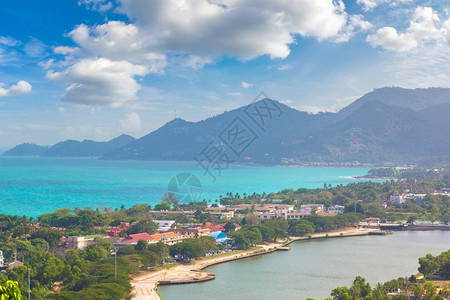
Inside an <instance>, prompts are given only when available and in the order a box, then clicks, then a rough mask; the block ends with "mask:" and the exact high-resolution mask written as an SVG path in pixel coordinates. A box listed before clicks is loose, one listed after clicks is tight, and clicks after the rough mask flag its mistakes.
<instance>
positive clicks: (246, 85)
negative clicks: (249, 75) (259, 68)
mask: <svg viewBox="0 0 450 300" xmlns="http://www.w3.org/2000/svg"><path fill="white" fill-rule="evenodd" d="M241 86H242V87H243V88H244V89H248V88H250V87H252V86H253V84H250V83H248V82H245V81H242V82H241Z"/></svg>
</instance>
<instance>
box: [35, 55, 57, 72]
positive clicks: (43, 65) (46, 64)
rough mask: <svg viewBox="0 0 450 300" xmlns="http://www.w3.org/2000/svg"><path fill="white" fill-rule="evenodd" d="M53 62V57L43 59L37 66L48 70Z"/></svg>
mask: <svg viewBox="0 0 450 300" xmlns="http://www.w3.org/2000/svg"><path fill="white" fill-rule="evenodd" d="M54 62H55V60H54V59H53V58H51V59H47V60H45V61H41V62H39V63H38V66H39V67H41V68H43V69H45V70H48V69H49V68H50V67H51V66H52V65H53V63H54Z"/></svg>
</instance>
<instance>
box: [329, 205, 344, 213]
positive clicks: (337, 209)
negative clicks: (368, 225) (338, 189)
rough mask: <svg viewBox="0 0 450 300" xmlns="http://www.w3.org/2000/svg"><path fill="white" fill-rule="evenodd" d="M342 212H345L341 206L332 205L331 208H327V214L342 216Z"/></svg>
mask: <svg viewBox="0 0 450 300" xmlns="http://www.w3.org/2000/svg"><path fill="white" fill-rule="evenodd" d="M344 211H345V206H343V205H333V206H330V207H328V212H329V213H334V214H343V213H344Z"/></svg>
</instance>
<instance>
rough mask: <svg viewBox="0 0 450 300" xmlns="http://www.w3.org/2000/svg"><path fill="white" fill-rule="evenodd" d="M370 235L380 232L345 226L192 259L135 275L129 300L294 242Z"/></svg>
mask: <svg viewBox="0 0 450 300" xmlns="http://www.w3.org/2000/svg"><path fill="white" fill-rule="evenodd" d="M370 232H380V230H379V229H369V228H353V227H351V228H348V227H347V228H343V229H340V230H335V231H331V232H324V233H317V234H312V235H311V238H309V237H308V236H306V237H305V236H303V237H288V239H287V240H284V241H282V242H275V243H266V244H262V245H257V246H255V247H252V248H250V249H248V250H239V251H233V252H230V253H229V255H225V256H220V257H211V258H202V259H199V260H194V261H192V262H190V263H189V264H177V265H176V266H175V267H173V268H170V269H164V270H159V271H155V272H147V273H145V274H141V275H138V276H137V277H135V278H133V280H132V281H131V285H132V286H133V291H132V299H135V300H148V299H155V300H156V299H160V298H159V295H158V293H157V287H158V285H176V284H190V283H198V282H204V281H209V280H214V279H215V274H214V273H210V272H206V271H204V269H206V268H208V267H211V266H214V265H218V264H222V263H226V262H231V261H235V260H241V259H245V258H250V257H254V256H260V255H265V254H269V253H273V252H275V251H280V250H289V249H290V248H289V245H290V244H291V243H293V242H296V241H307V240H317V239H327V238H344V237H352V236H364V235H369V234H370ZM281 248H282V249H281Z"/></svg>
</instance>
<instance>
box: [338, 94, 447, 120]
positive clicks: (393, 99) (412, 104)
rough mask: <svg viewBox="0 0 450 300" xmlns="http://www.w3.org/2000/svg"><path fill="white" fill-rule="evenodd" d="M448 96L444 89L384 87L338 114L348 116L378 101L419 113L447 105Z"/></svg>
mask: <svg viewBox="0 0 450 300" xmlns="http://www.w3.org/2000/svg"><path fill="white" fill-rule="evenodd" d="M449 94H450V93H449V89H445V88H428V89H403V88H400V87H385V88H380V89H375V90H374V91H372V92H370V93H367V94H366V95H364V96H362V97H361V98H359V99H358V100H356V101H355V102H353V103H351V104H350V105H348V106H347V107H344V108H343V109H342V110H341V111H340V112H339V114H340V115H341V116H348V115H350V114H351V113H352V112H354V111H355V110H357V109H358V108H359V107H361V106H362V105H363V104H364V103H367V102H372V101H380V102H382V103H384V104H386V105H390V106H398V107H403V108H407V109H412V110H414V111H421V110H424V109H426V108H428V107H431V106H435V105H440V104H445V103H448V102H449V101H450V100H449Z"/></svg>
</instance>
